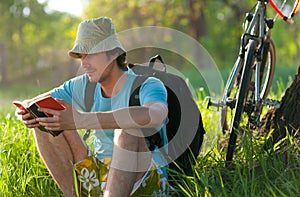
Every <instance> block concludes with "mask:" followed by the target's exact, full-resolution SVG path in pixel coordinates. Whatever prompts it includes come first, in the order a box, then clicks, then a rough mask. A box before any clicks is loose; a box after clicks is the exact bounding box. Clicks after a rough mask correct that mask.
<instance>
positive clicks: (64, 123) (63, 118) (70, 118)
mask: <svg viewBox="0 0 300 197" xmlns="http://www.w3.org/2000/svg"><path fill="white" fill-rule="evenodd" d="M57 101H58V102H59V103H60V104H62V105H64V106H65V107H66V109H65V110H53V109H49V108H39V109H38V110H39V111H41V112H44V113H48V114H52V115H53V116H52V117H46V118H36V121H37V122H38V123H39V124H40V125H42V126H44V127H45V128H46V129H48V130H51V131H57V130H73V129H76V128H77V127H78V125H77V126H76V123H77V121H76V120H79V116H80V113H79V112H78V111H77V110H76V109H74V108H73V107H72V105H71V104H69V103H67V102H66V101H64V100H60V99H57Z"/></svg>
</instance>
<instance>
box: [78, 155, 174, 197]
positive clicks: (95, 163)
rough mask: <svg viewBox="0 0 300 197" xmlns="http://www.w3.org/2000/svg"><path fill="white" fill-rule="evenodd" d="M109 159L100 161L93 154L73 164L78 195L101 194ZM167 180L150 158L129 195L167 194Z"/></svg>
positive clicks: (138, 196) (134, 196) (92, 195)
mask: <svg viewBox="0 0 300 197" xmlns="http://www.w3.org/2000/svg"><path fill="white" fill-rule="evenodd" d="M110 161H111V159H110V158H107V159H104V160H102V161H100V160H98V159H97V158H96V157H94V156H93V155H90V154H89V156H87V158H85V159H84V160H83V161H81V162H79V163H77V164H75V165H74V168H75V171H76V174H77V181H78V185H79V194H80V196H91V197H94V196H97V197H98V196H102V195H103V192H104V190H105V187H106V182H107V175H108V170H109V164H110ZM167 192H168V181H167V178H166V177H165V175H164V173H163V170H162V169H161V168H159V167H158V166H157V165H156V164H155V162H154V161H153V159H152V163H151V165H150V166H149V169H148V171H147V172H146V173H145V175H144V176H143V177H142V178H141V179H140V180H139V181H137V182H136V183H135V184H134V187H133V190H132V192H131V194H130V197H140V196H160V197H161V196H167Z"/></svg>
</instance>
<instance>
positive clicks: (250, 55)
mask: <svg viewBox="0 0 300 197" xmlns="http://www.w3.org/2000/svg"><path fill="white" fill-rule="evenodd" d="M255 48H256V43H255V41H254V40H250V41H249V43H248V45H247V48H246V50H247V51H246V55H245V61H244V63H245V64H244V67H243V72H242V75H241V83H240V86H239V89H238V93H237V100H236V104H235V112H234V116H233V122H232V126H231V129H230V131H231V132H230V137H229V142H228V149H227V155H226V161H232V158H233V153H234V149H235V144H236V139H237V134H238V130H239V126H240V122H241V117H242V113H243V111H244V106H245V103H246V98H247V93H248V90H249V79H250V76H251V72H252V67H253V65H254V59H255Z"/></svg>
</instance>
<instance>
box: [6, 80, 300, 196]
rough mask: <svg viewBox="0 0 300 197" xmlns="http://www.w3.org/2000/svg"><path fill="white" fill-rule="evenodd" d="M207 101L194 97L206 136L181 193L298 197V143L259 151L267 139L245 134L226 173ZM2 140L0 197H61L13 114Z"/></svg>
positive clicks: (222, 140) (215, 115)
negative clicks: (192, 172)
mask: <svg viewBox="0 0 300 197" xmlns="http://www.w3.org/2000/svg"><path fill="white" fill-rule="evenodd" d="M277 87H278V89H277V90H275V91H274V90H273V91H272V92H273V94H272V95H271V96H272V97H273V98H278V97H280V96H279V95H282V94H283V91H284V90H285V88H284V87H283V86H280V83H279V84H278V86H277ZM205 96H206V92H205V91H203V90H202V91H198V98H199V100H198V103H199V107H200V110H201V113H202V117H203V123H204V126H205V130H206V132H207V134H206V135H205V140H204V143H203V146H202V152H201V154H200V155H199V157H198V158H197V163H196V165H195V167H194V176H184V175H180V174H179V176H180V177H181V178H180V179H181V181H180V182H179V183H178V187H177V188H179V191H180V192H181V193H182V194H183V195H184V196H191V197H196V196H205V197H209V196H225V197H226V196H228V197H231V196H241V197H244V196H299V191H300V159H299V155H298V152H299V150H300V147H299V142H295V141H294V139H293V138H292V137H291V136H288V137H286V138H285V139H284V140H282V141H281V142H279V143H278V144H276V145H275V146H274V147H273V148H272V149H270V150H268V151H265V150H264V149H263V148H262V147H263V144H264V142H265V139H266V137H267V136H268V135H269V134H268V133H265V134H256V133H253V132H248V131H245V132H244V133H243V134H242V135H240V136H239V138H238V143H237V144H238V145H237V148H236V151H235V154H234V163H233V165H231V166H230V167H225V162H224V161H225V153H226V146H227V141H228V136H227V135H223V134H221V131H220V126H219V125H220V124H219V112H217V111H210V110H207V109H206V106H205V105H203V103H204V98H205ZM0 138H1V141H0V153H1V157H0V197H2V196H24V197H25V196H54V197H57V196H62V193H61V191H60V190H59V188H58V187H57V185H56V184H55V182H54V181H53V179H52V178H51V176H50V175H49V173H48V172H47V170H46V168H45V166H44V164H43V162H42V161H41V159H40V157H39V155H38V153H37V150H36V147H35V143H34V138H33V136H32V131H31V130H30V129H26V128H25V126H24V125H23V124H22V123H21V122H20V121H19V120H17V119H16V117H15V116H14V115H13V110H12V109H7V110H6V111H5V113H4V112H3V111H2V112H1V113H0ZM58 165H59V164H58Z"/></svg>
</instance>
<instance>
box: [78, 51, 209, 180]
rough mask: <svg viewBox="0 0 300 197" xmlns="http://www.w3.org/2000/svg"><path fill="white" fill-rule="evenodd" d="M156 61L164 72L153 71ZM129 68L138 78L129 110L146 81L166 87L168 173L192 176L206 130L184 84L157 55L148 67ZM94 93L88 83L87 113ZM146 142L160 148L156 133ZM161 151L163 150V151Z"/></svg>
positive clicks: (152, 146) (86, 93)
mask: <svg viewBox="0 0 300 197" xmlns="http://www.w3.org/2000/svg"><path fill="white" fill-rule="evenodd" d="M156 60H160V62H161V63H162V65H163V66H164V71H159V70H156V69H154V68H153V66H154V63H155V61H156ZM128 67H129V68H131V69H132V70H133V72H134V73H136V74H137V75H139V76H138V77H137V78H136V80H135V81H134V83H133V85H132V89H131V97H130V99H129V106H138V105H140V101H139V89H140V86H141V84H142V83H143V82H144V81H145V80H146V79H147V78H148V77H156V78H158V79H160V80H161V81H162V82H163V84H164V85H165V87H166V89H167V93H168V100H167V102H168V110H169V113H168V118H169V122H168V124H167V125H166V126H167V136H168V141H169V143H168V154H167V155H165V158H166V159H167V161H168V162H169V168H170V169H171V170H174V171H178V170H183V172H184V173H185V174H186V175H193V169H192V166H193V165H194V164H195V161H196V157H197V156H198V154H199V152H200V147H201V145H202V142H203V135H204V134H205V130H204V128H203V123H202V117H201V114H200V111H199V108H198V106H197V104H196V102H195V101H194V99H193V96H192V94H191V92H190V90H189V88H188V86H187V84H186V82H185V81H184V80H183V79H182V78H181V77H179V76H177V75H173V74H171V73H167V72H166V65H165V64H164V62H163V60H162V58H161V56H159V55H157V56H154V57H153V58H151V59H150V62H149V65H148V66H142V65H138V64H129V65H128ZM94 89H95V84H94V83H90V82H88V83H87V86H86V91H85V105H86V109H87V111H90V108H91V106H92V104H93V98H94V97H93V95H94ZM150 132H151V131H150ZM87 133H88V134H87ZM87 133H86V134H85V136H84V139H86V138H87V135H89V131H87ZM148 133H149V132H148ZM146 138H147V139H148V140H149V142H150V147H149V149H150V150H153V149H154V147H155V146H158V147H159V148H161V147H162V146H163V144H162V142H161V138H160V135H159V134H158V132H156V133H155V134H154V135H152V136H148V137H146ZM161 150H163V148H162V149H161ZM162 152H164V151H162Z"/></svg>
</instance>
